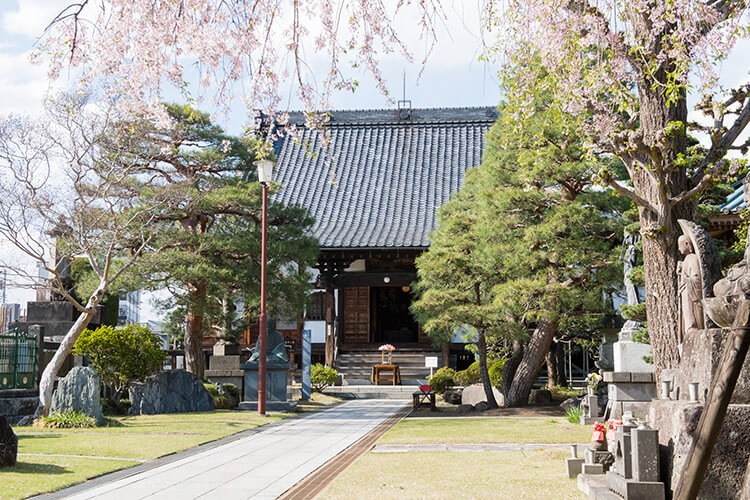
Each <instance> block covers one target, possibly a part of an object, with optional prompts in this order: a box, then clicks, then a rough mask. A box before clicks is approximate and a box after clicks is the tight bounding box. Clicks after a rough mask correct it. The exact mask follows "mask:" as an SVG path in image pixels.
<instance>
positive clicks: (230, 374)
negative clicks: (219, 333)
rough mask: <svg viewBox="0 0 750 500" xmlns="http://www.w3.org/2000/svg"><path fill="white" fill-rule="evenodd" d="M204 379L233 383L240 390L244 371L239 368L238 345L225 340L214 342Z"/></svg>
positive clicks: (220, 382) (242, 385) (242, 384)
mask: <svg viewBox="0 0 750 500" xmlns="http://www.w3.org/2000/svg"><path fill="white" fill-rule="evenodd" d="M205 377H206V379H208V380H210V381H211V382H215V383H219V384H233V385H234V386H236V387H237V389H238V390H239V392H240V400H241V399H242V389H243V387H244V385H245V384H244V381H245V372H244V371H243V370H242V368H240V345H239V344H237V343H234V342H228V341H226V340H219V341H218V342H216V344H214V347H213V356H211V359H210V360H209V369H208V370H206V373H205Z"/></svg>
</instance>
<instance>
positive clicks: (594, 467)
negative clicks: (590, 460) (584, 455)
mask: <svg viewBox="0 0 750 500" xmlns="http://www.w3.org/2000/svg"><path fill="white" fill-rule="evenodd" d="M581 470H582V471H583V473H584V474H589V475H602V474H604V466H603V465H602V464H583V466H582V467H581Z"/></svg>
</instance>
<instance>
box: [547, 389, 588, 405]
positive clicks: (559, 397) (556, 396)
mask: <svg viewBox="0 0 750 500" xmlns="http://www.w3.org/2000/svg"><path fill="white" fill-rule="evenodd" d="M549 391H550V392H551V393H552V401H559V402H562V401H565V400H566V399H570V398H577V397H578V396H580V395H581V390H580V389H573V388H572V387H563V386H560V385H556V386H554V387H551V388H550V390H549Z"/></svg>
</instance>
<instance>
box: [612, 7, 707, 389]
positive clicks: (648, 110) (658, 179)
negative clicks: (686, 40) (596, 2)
mask: <svg viewBox="0 0 750 500" xmlns="http://www.w3.org/2000/svg"><path fill="white" fill-rule="evenodd" d="M626 13H627V17H628V20H629V21H630V23H631V25H632V26H633V34H634V36H635V38H636V39H638V40H649V43H650V44H651V45H647V46H645V47H644V49H643V51H642V54H641V55H642V56H643V57H645V58H646V60H647V62H656V61H655V54H657V53H658V52H659V51H660V49H661V47H660V43H661V42H660V37H658V36H651V35H650V34H649V33H650V31H651V29H652V28H653V26H652V24H651V21H650V20H649V18H648V15H649V14H648V12H647V10H643V11H642V10H638V9H636V8H634V7H631V8H629V9H628V10H627V11H626ZM666 29H668V26H667V27H665V30H666ZM665 32H666V31H665ZM674 70H675V68H674V67H672V66H670V65H669V64H664V63H659V66H658V67H657V69H656V70H652V71H645V70H643V71H641V72H640V76H641V78H640V81H638V97H639V101H640V115H639V123H640V128H639V130H638V132H639V133H640V134H642V140H643V143H644V147H645V148H648V150H649V152H650V155H649V156H646V155H645V152H635V151H633V152H630V153H629V154H625V155H621V156H622V157H623V160H624V161H625V163H626V165H629V166H628V172H629V173H630V177H631V179H632V181H633V186H634V187H635V190H636V192H637V193H638V194H639V195H640V196H641V197H642V198H645V199H646V200H648V201H649V202H650V203H651V204H652V205H653V206H654V207H655V208H656V211H652V210H649V209H647V208H644V207H639V219H640V224H641V231H642V233H643V261H644V272H645V281H646V314H647V316H648V320H649V321H648V329H649V334H650V336H651V347H652V350H653V353H654V365H655V368H656V372H657V377H659V375H660V373H661V370H662V369H665V368H673V367H675V365H676V363H677V361H678V359H679V356H678V352H677V326H678V321H679V317H678V307H677V304H678V293H677V276H676V269H677V258H678V250H677V244H676V243H677V237H678V236H679V232H680V230H679V225H678V224H677V219H681V218H684V219H692V216H693V213H694V212H695V201H689V202H683V203H680V204H679V205H676V206H673V205H672V204H671V202H670V201H669V200H668V196H669V195H676V194H678V193H680V192H682V191H684V190H685V189H687V187H688V177H687V169H686V168H685V167H676V168H675V166H674V162H675V160H676V158H677V157H678V155H681V154H684V153H685V152H686V148H687V143H686V136H685V134H684V133H679V132H672V133H671V134H666V133H665V129H667V128H668V126H669V124H670V123H682V124H686V123H687V101H686V99H685V93H684V91H683V92H681V93H679V92H678V93H677V94H676V95H673V96H672V98H673V101H672V102H669V98H668V97H667V96H666V95H665V85H664V84H665V83H666V82H667V81H668V74H669V73H670V72H672V71H674Z"/></svg>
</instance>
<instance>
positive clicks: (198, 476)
mask: <svg viewBox="0 0 750 500" xmlns="http://www.w3.org/2000/svg"><path fill="white" fill-rule="evenodd" d="M410 403H411V402H409V404H410ZM405 404H406V402H405V401H397V400H355V401H349V402H346V403H343V404H340V405H337V406H335V407H333V408H330V409H327V410H324V411H321V412H319V413H315V414H311V415H309V416H305V417H302V418H291V419H289V420H285V421H282V422H280V423H279V424H277V425H274V426H272V427H269V428H268V429H267V430H263V431H261V432H258V433H256V434H254V435H251V436H249V437H246V438H242V439H238V440H236V441H233V442H231V443H228V444H225V445H222V446H218V447H216V448H213V449H210V450H207V451H205V452H201V453H198V454H195V455H192V456H188V457H186V458H182V459H179V460H176V461H174V462H171V463H168V464H165V465H162V466H160V467H156V468H153V469H151V470H147V471H145V472H141V473H138V474H134V475H131V476H128V477H125V478H122V479H118V480H115V481H113V482H110V483H106V484H104V485H101V486H96V487H93V488H90V489H87V490H85V491H82V492H79V493H76V494H74V495H72V496H68V497H66V498H74V499H81V500H82V499H89V498H96V499H118V500H120V499H128V500H132V499H141V498H148V499H180V500H186V499H193V498H201V499H212V498H214V499H221V500H234V499H249V498H256V499H265V498H276V497H278V496H279V495H281V494H282V493H284V492H285V491H286V490H287V489H289V488H290V487H291V486H293V485H294V484H296V483H297V482H298V481H300V480H301V479H303V478H304V477H305V476H307V475H308V474H310V473H311V472H313V471H314V470H316V469H317V468H319V467H321V466H322V465H323V464H325V463H326V462H327V461H328V460H330V459H331V458H333V457H334V456H336V455H337V454H338V453H340V452H341V451H343V450H345V449H346V448H347V447H349V446H350V445H352V444H353V443H355V442H356V441H357V440H359V439H360V438H362V437H363V436H364V435H365V434H367V433H368V432H369V431H370V430H372V429H373V428H374V427H376V426H377V425H378V424H379V423H381V422H382V421H383V420H385V419H386V418H388V417H390V416H391V415H393V414H394V413H396V412H397V411H398V410H399V409H400V408H402V407H403V406H404V405H405Z"/></svg>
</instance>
